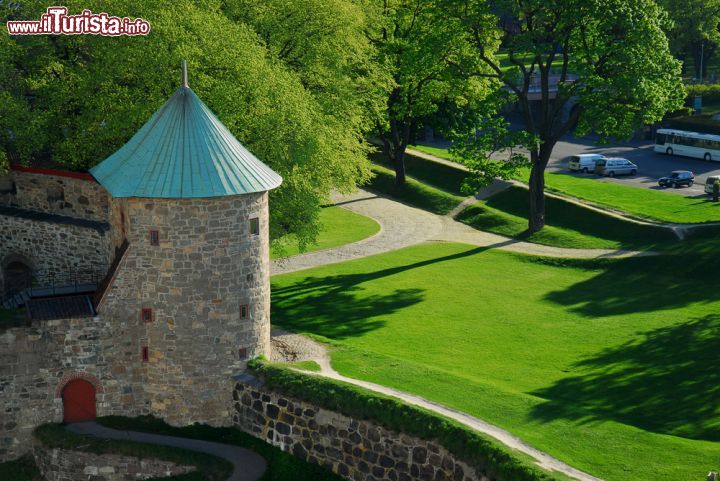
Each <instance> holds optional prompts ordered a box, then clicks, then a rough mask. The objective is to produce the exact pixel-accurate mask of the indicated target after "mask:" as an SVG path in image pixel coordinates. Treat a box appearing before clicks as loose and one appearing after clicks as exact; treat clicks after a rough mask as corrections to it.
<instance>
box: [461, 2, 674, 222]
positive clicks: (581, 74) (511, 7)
mask: <svg viewBox="0 0 720 481" xmlns="http://www.w3.org/2000/svg"><path fill="white" fill-rule="evenodd" d="M489 8H491V9H492V10H488V9H489ZM490 13H491V14H492V15H493V16H494V18H495V20H494V25H493V26H491V27H489V26H488V14H490ZM452 14H453V15H454V16H456V17H457V18H461V19H462V20H463V21H464V22H465V25H466V28H467V29H468V32H469V33H470V36H471V42H472V46H473V48H474V50H475V54H476V55H477V58H478V60H479V61H480V62H482V63H483V64H485V65H486V66H487V67H489V68H490V69H491V70H492V73H491V74H489V75H490V76H491V77H493V78H495V79H497V80H499V81H500V82H502V83H503V84H504V86H505V87H504V88H505V89H506V93H507V95H508V98H510V99H511V100H512V101H513V102H517V104H518V105H519V108H520V110H521V113H522V122H523V124H524V125H523V126H524V129H525V131H526V132H527V134H529V135H530V138H525V139H521V140H522V142H521V143H522V144H524V145H525V147H526V148H528V149H529V159H530V166H531V169H530V178H529V189H530V202H529V203H530V213H529V222H528V227H529V231H530V232H536V231H538V230H540V229H542V228H543V226H544V225H545V197H544V190H545V169H546V167H547V165H548V161H549V160H550V156H551V154H552V151H553V148H554V146H555V144H556V143H557V142H558V140H560V138H561V137H562V136H563V135H565V134H567V133H568V132H570V131H571V130H573V129H575V133H576V135H579V136H582V135H584V134H586V133H588V132H590V131H594V132H595V133H597V134H599V135H600V136H601V138H608V137H621V138H622V137H625V138H626V137H629V136H631V134H632V133H633V131H634V130H635V129H637V128H638V127H639V126H641V125H643V124H646V123H651V122H655V121H658V120H660V119H662V117H663V116H664V114H665V113H666V112H668V111H672V110H676V109H677V108H679V107H681V106H682V103H683V98H684V90H683V86H682V82H681V77H680V63H679V62H678V61H677V60H675V59H674V58H673V57H672V55H671V54H670V51H669V48H668V42H667V38H666V37H665V34H664V32H663V30H662V26H663V22H664V21H665V20H666V15H665V14H664V13H663V11H662V10H661V9H660V8H659V7H658V6H657V5H656V4H655V2H654V1H653V0H634V1H632V2H628V1H626V0H522V1H519V0H498V1H496V2H492V6H489V5H488V2H485V1H483V0H467V1H460V2H458V4H457V5H456V6H455V8H454V9H453V11H452ZM488 28H492V29H494V30H495V31H496V32H497V35H498V36H500V37H501V38H502V46H501V49H500V53H501V54H502V55H498V58H500V60H502V61H500V60H498V58H496V57H493V55H492V54H493V53H494V52H495V45H494V44H493V43H492V42H490V43H489V42H488V38H493V36H492V35H488V34H487V29H488ZM479 75H488V74H484V73H480V74H479ZM499 97H502V95H499ZM479 120H480V123H479V124H478V125H476V126H475V127H476V128H475V129H473V131H472V132H471V134H474V132H475V130H482V128H483V125H482V120H483V119H479ZM491 130H492V131H494V132H495V133H494V135H495V137H496V139H497V140H498V141H500V142H502V141H503V140H504V139H509V140H511V141H512V142H517V141H518V139H517V138H515V136H513V135H508V134H507V130H506V129H503V128H502V125H500V124H497V123H496V124H494V128H493V129H491ZM467 137H470V135H469V134H467V133H466V138H467ZM479 138H480V139H481V140H482V138H483V136H479ZM508 146H513V144H509V145H508ZM481 147H482V146H481ZM511 158H512V159H516V157H515V156H511Z"/></svg>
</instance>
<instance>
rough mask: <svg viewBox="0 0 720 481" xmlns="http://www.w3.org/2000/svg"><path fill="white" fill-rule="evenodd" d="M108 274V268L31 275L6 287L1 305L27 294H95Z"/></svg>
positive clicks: (41, 295)
mask: <svg viewBox="0 0 720 481" xmlns="http://www.w3.org/2000/svg"><path fill="white" fill-rule="evenodd" d="M106 273H107V267H106V266H103V267H99V268H96V269H79V270H74V271H71V272H62V273H50V274H46V275H36V274H35V275H30V274H28V275H27V276H25V277H23V278H20V279H16V280H14V281H11V284H10V285H6V286H5V290H4V292H3V295H2V296H1V297H0V304H3V303H5V301H7V300H9V299H11V298H13V297H15V296H17V295H18V294H23V293H25V294H26V295H27V297H29V298H33V297H52V296H60V295H68V294H79V293H83V292H94V291H95V290H96V289H97V286H98V284H99V283H100V281H102V280H103V278H104V277H105V274H106Z"/></svg>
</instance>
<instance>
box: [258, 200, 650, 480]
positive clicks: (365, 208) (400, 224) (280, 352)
mask: <svg viewBox="0 0 720 481" xmlns="http://www.w3.org/2000/svg"><path fill="white" fill-rule="evenodd" d="M502 188H503V186H495V187H491V188H490V189H493V190H496V189H500V190H502ZM475 200H476V199H475V198H470V199H468V200H466V201H465V202H463V203H462V204H461V205H459V206H458V207H457V208H456V209H454V210H453V212H451V213H450V214H448V215H447V216H439V215H436V214H432V213H429V212H426V211H423V210H421V209H417V208H414V207H410V206H407V205H405V204H402V203H400V202H397V201H394V200H390V199H388V198H385V197H381V196H379V195H377V194H373V193H370V192H367V191H362V190H361V191H359V192H357V193H355V194H352V195H350V196H346V197H339V198H337V199H336V205H339V206H342V207H344V208H346V209H348V210H351V211H353V212H356V213H358V214H361V215H365V216H367V217H371V218H373V219H375V220H376V221H378V223H379V224H380V226H381V230H380V232H379V233H378V234H376V235H374V236H372V237H369V238H367V239H363V240H361V241H359V242H355V243H353V244H348V245H345V246H340V247H337V248H333V249H327V250H324V251H316V252H311V253H307V254H300V255H297V256H293V257H290V258H287V259H281V260H277V261H274V262H273V263H272V266H271V270H272V274H274V275H275V274H282V273H287V272H293V271H297V270H301V269H308V268H312V267H317V266H321V265H326V264H333V263H336V262H342V261H346V260H350V259H358V258H361V257H366V256H370V255H374V254H379V253H382V252H388V251H391V250H395V249H400V248H403V247H407V246H411V245H414V244H419V243H422V242H430V241H439V242H442V241H445V242H460V243H466V244H471V245H475V246H482V247H489V248H496V249H501V250H507V251H513V252H519V253H524V254H532V255H540V256H552V257H566V258H585V259H592V258H602V257H629V256H640V255H653V254H652V253H646V252H635V251H623V250H609V249H563V248H557V247H549V246H542V245H538V244H532V243H529V242H522V241H517V240H514V239H510V238H507V237H503V236H499V235H495V234H490V233H487V232H482V231H478V230H476V229H473V228H472V227H470V226H467V225H465V224H462V223H460V222H457V221H455V220H454V219H453V216H454V215H455V214H456V213H457V212H459V211H460V210H462V209H463V208H464V207H465V206H466V205H469V204H470V203H472V202H475ZM272 342H273V356H272V360H273V361H291V362H292V361H304V360H310V361H315V362H317V363H318V364H319V365H320V367H321V371H320V372H319V373H312V372H307V374H310V375H320V376H324V377H328V378H331V379H336V380H339V381H343V382H347V383H349V384H354V385H357V386H360V387H363V388H365V389H368V390H370V391H374V392H377V393H380V394H384V395H387V396H391V397H395V398H397V399H400V400H402V401H404V402H406V403H408V404H412V405H415V406H419V407H422V408H424V409H428V410H430V411H433V412H435V413H437V414H440V415H442V416H446V417H448V418H451V419H454V420H456V421H458V422H460V423H462V424H464V425H466V426H468V427H470V428H472V429H475V430H477V431H479V432H482V433H484V434H487V435H488V436H490V437H492V438H495V439H497V440H498V441H500V442H501V443H503V444H505V445H506V446H508V447H510V448H512V449H515V450H517V451H519V452H522V453H524V454H527V455H529V456H531V457H532V458H533V459H534V460H535V462H536V463H537V464H538V465H539V466H541V467H543V468H545V469H548V470H551V471H557V472H560V473H563V474H565V475H567V476H569V477H571V478H574V479H578V480H581V481H601V480H600V478H596V477H594V476H592V475H590V474H588V473H585V472H583V471H580V470H578V469H576V468H573V467H572V466H570V465H568V464H566V463H564V462H562V461H560V460H559V459H556V458H554V457H552V456H550V455H549V454H547V453H544V452H542V451H540V450H538V449H536V448H534V447H532V446H530V445H529V444H527V443H525V442H523V441H522V440H521V439H520V438H518V437H517V436H514V435H512V434H511V433H509V432H508V431H505V430H504V429H501V428H499V427H497V426H494V425H492V424H490V423H488V422H485V421H483V420H482V419H479V418H476V417H474V416H471V415H469V414H466V413H463V412H460V411H456V410H454V409H450V408H448V407H446V406H443V405H441V404H438V403H435V402H433V401H430V400H428V399H425V398H423V397H420V396H416V395H413V394H409V393H406V392H403V391H400V390H397V389H393V388H389V387H386V386H382V385H379V384H375V383H371V382H366V381H361V380H358V379H353V378H349V377H346V376H343V375H342V374H340V373H338V372H337V371H335V370H334V369H333V368H332V366H331V364H330V357H329V355H328V354H327V350H326V347H325V346H323V345H322V344H320V343H317V342H315V341H313V340H311V339H309V338H307V337H305V336H301V335H298V334H292V333H288V332H284V331H282V330H279V329H274V330H273V333H272Z"/></svg>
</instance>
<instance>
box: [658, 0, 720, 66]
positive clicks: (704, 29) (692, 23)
mask: <svg viewBox="0 0 720 481" xmlns="http://www.w3.org/2000/svg"><path fill="white" fill-rule="evenodd" d="M658 3H659V4H660V5H661V6H662V7H663V8H665V10H667V12H668V14H669V16H670V19H671V22H668V23H667V24H666V26H665V31H666V32H667V36H668V39H669V40H670V48H671V50H672V52H673V53H674V54H675V56H676V57H677V58H678V59H680V60H683V61H686V60H687V59H688V58H692V59H693V64H694V67H695V78H707V67H708V63H709V62H710V59H711V58H712V57H713V56H714V55H715V53H716V51H717V48H718V45H720V0H659V1H658ZM701 58H702V61H701ZM700 65H702V69H703V72H700Z"/></svg>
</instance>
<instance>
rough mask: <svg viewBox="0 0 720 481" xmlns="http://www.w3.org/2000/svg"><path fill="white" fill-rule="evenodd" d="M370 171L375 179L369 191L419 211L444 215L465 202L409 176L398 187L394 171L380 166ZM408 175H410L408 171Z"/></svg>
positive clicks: (458, 197) (375, 166) (456, 196)
mask: <svg viewBox="0 0 720 481" xmlns="http://www.w3.org/2000/svg"><path fill="white" fill-rule="evenodd" d="M372 169H373V172H374V173H375V177H373V179H372V180H371V181H370V184H369V185H368V186H367V188H368V189H369V190H373V191H376V192H380V193H382V194H385V195H387V196H388V197H391V198H393V199H396V200H399V201H400V202H404V203H406V204H409V205H412V206H415V207H418V208H420V209H425V210H427V211H430V212H433V213H435V214H440V215H445V214H447V213H448V212H450V211H451V210H453V209H454V208H455V207H456V206H457V205H458V204H459V203H460V202H462V201H463V200H465V198H464V197H461V196H459V195H455V194H451V193H449V192H446V191H444V190H441V189H438V188H435V187H432V186H430V185H427V184H425V183H422V182H418V181H417V180H415V179H413V178H412V177H409V176H408V177H407V178H406V182H405V184H404V185H401V186H398V185H396V184H395V172H394V171H392V170H390V169H388V168H386V167H383V166H381V165H374V166H373V167H372ZM408 175H412V174H411V173H410V171H409V170H408Z"/></svg>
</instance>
